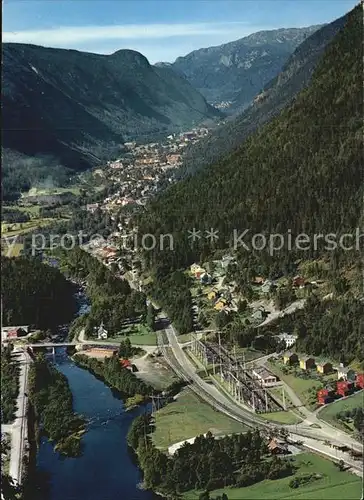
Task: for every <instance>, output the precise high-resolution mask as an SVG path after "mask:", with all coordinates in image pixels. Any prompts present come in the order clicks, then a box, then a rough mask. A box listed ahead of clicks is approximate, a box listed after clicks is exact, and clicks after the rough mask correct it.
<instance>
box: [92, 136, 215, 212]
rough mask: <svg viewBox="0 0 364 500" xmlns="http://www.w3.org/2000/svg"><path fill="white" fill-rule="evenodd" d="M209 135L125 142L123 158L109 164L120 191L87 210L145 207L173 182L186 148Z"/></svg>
mask: <svg viewBox="0 0 364 500" xmlns="http://www.w3.org/2000/svg"><path fill="white" fill-rule="evenodd" d="M207 134H208V130H207V129H206V128H196V129H193V130H191V131H189V132H184V133H181V134H171V135H169V136H168V137H167V138H166V140H164V141H162V142H153V143H148V144H140V145H137V144H136V142H133V141H130V142H126V143H125V144H124V146H125V148H124V152H123V155H122V157H121V158H118V159H116V160H114V161H108V162H107V165H106V171H107V177H108V179H109V180H112V181H114V182H115V184H117V185H118V188H119V189H118V191H116V192H114V193H113V194H111V195H110V196H108V197H107V198H106V199H105V200H104V201H103V202H102V203H100V204H96V203H94V204H90V205H88V206H87V207H86V209H87V210H88V211H90V212H93V211H95V210H96V209H97V208H99V209H100V210H102V211H107V212H113V211H114V210H115V209H119V208H123V207H124V208H127V209H128V210H129V209H131V210H133V209H134V208H135V207H136V206H138V205H142V206H143V205H145V203H146V202H147V200H148V198H149V197H150V196H152V195H153V194H155V193H157V192H158V191H159V189H160V188H161V186H163V185H165V184H166V183H167V184H168V183H170V182H172V180H173V170H174V169H176V168H178V167H179V166H180V165H181V163H182V153H183V149H184V148H185V147H186V146H187V145H188V144H189V143H191V142H192V143H194V142H197V141H198V140H200V139H201V138H202V137H205V136H206V135H207ZM103 176H104V177H105V175H103Z"/></svg>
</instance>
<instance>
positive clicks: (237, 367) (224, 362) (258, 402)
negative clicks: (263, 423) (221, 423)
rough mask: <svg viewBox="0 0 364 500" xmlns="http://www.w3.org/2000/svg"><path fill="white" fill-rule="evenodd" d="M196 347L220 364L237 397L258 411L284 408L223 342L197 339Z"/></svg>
mask: <svg viewBox="0 0 364 500" xmlns="http://www.w3.org/2000/svg"><path fill="white" fill-rule="evenodd" d="M193 342H195V347H196V348H197V349H198V348H200V349H202V350H203V353H204V357H205V358H206V359H207V361H209V362H213V363H214V365H215V366H216V365H218V366H219V370H220V374H221V376H222V377H223V378H224V380H227V381H228V383H229V386H230V387H232V388H233V392H234V395H235V397H236V398H237V399H238V400H239V401H242V402H243V403H244V404H247V405H249V406H250V407H251V408H252V409H253V411H254V412H256V413H267V412H274V411H281V410H283V409H284V408H283V406H282V405H281V403H279V402H278V401H277V400H276V399H275V398H274V397H273V395H272V394H271V393H270V392H268V391H267V390H266V389H265V388H264V387H263V386H262V384H261V383H260V382H259V380H257V379H256V378H254V376H253V374H252V372H251V370H250V369H247V368H246V366H245V364H244V365H243V364H241V362H240V361H237V359H236V358H235V357H233V356H232V355H231V354H230V353H229V352H228V351H227V350H226V349H225V348H224V347H223V346H222V345H221V344H215V343H213V342H207V341H201V340H197V339H195V340H194V341H193Z"/></svg>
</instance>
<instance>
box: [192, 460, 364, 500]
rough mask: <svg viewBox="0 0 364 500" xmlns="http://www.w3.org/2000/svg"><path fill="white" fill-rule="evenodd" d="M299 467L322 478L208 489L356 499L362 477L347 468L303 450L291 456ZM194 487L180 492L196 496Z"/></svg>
mask: <svg viewBox="0 0 364 500" xmlns="http://www.w3.org/2000/svg"><path fill="white" fill-rule="evenodd" d="M294 461H295V463H296V465H297V466H298V467H299V469H298V470H297V472H296V474H295V475H296V476H297V475H299V476H300V475H302V474H310V473H316V474H322V476H323V477H322V478H321V479H318V480H316V481H314V482H313V483H311V484H306V485H303V486H300V487H298V488H296V489H292V488H290V487H289V482H290V480H291V479H292V478H293V477H294V476H290V477H287V478H283V479H276V480H274V481H271V480H266V481H262V482H260V483H257V484H254V485H252V486H247V487H246V488H225V489H223V490H215V491H213V492H211V493H210V495H211V497H212V498H214V497H215V496H216V495H218V494H220V495H221V494H222V493H226V495H227V496H228V498H229V500H244V499H249V500H255V499H256V500H261V499H264V500H268V499H272V500H273V499H274V500H278V499H279V500H283V499H296V498H297V499H302V500H339V499H342V498H345V499H346V500H357V499H359V498H360V495H361V479H360V478H359V477H357V476H355V475H353V474H350V473H349V472H340V471H339V470H338V468H337V467H336V466H335V465H334V464H333V463H332V462H330V461H329V460H326V459H324V458H321V457H319V456H317V455H314V454H312V453H302V454H300V455H297V456H296V457H295V458H294ZM199 493H200V492H197V491H189V492H187V493H185V494H184V495H183V498H184V499H185V500H198V497H199Z"/></svg>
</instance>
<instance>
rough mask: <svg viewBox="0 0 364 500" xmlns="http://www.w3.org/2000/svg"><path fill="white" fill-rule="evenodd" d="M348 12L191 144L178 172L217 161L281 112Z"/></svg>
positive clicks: (308, 40) (306, 79)
mask: <svg viewBox="0 0 364 500" xmlns="http://www.w3.org/2000/svg"><path fill="white" fill-rule="evenodd" d="M347 16H348V15H347V14H346V15H344V16H342V17H340V18H338V19H336V20H335V21H333V22H332V23H329V24H326V25H324V26H323V27H322V28H320V29H318V30H317V31H315V32H314V33H313V34H312V35H310V36H309V37H308V38H306V39H305V40H304V42H302V43H301V44H300V45H299V46H298V47H297V48H296V49H295V51H294V52H293V53H292V54H291V55H290V57H289V58H288V60H287V61H286V63H285V64H284V66H283V68H282V71H281V72H280V73H278V75H277V76H275V77H274V78H273V79H272V80H271V81H270V82H268V83H267V84H266V86H265V87H264V88H263V89H262V92H261V93H259V94H258V95H257V96H256V97H255V99H254V101H253V103H252V104H251V105H250V106H249V107H248V108H247V109H245V110H244V111H243V112H242V113H240V114H239V115H237V116H236V117H235V118H234V119H232V118H230V121H229V122H227V123H225V124H223V125H221V126H220V127H218V128H217V129H215V130H213V131H212V133H211V134H210V135H209V136H208V137H206V138H204V139H203V140H201V141H200V142H199V143H198V144H196V145H193V146H192V147H189V148H188V149H187V151H186V153H185V157H184V163H183V166H182V168H181V171H180V173H179V175H180V176H181V177H183V176H184V175H186V174H191V173H194V172H196V171H198V170H199V169H201V168H204V167H207V166H208V165H210V164H212V163H213V162H216V161H218V159H219V158H221V157H222V156H224V155H226V154H228V153H229V152H230V151H233V150H234V149H236V148H238V147H239V146H240V144H241V143H242V142H243V141H244V140H245V139H246V138H247V137H248V136H249V135H250V134H252V133H253V132H254V131H255V130H256V129H257V128H259V127H260V126H262V125H263V124H264V123H266V122H268V121H269V120H270V119H272V118H273V117H274V116H276V115H277V114H279V113H280V112H281V111H282V110H283V109H284V108H285V107H286V106H287V105H288V104H289V103H290V102H291V101H292V100H293V99H294V98H295V96H296V95H297V93H298V92H299V91H301V90H302V89H303V88H304V87H305V86H307V85H308V83H309V81H310V78H311V76H312V73H313V71H314V68H315V66H316V65H317V63H318V62H319V60H320V57H322V54H323V52H324V50H325V47H326V46H327V45H328V43H330V41H331V40H332V39H333V38H334V36H335V35H336V34H337V33H338V31H339V30H340V29H341V28H342V27H343V26H344V24H345V22H346V21H347Z"/></svg>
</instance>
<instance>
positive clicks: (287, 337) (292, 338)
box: [277, 333, 297, 349]
mask: <svg viewBox="0 0 364 500" xmlns="http://www.w3.org/2000/svg"><path fill="white" fill-rule="evenodd" d="M277 338H278V339H279V340H280V341H281V342H285V344H286V349H288V348H290V347H292V346H293V344H295V343H296V340H297V335H291V334H289V333H281V334H280V335H277Z"/></svg>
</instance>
